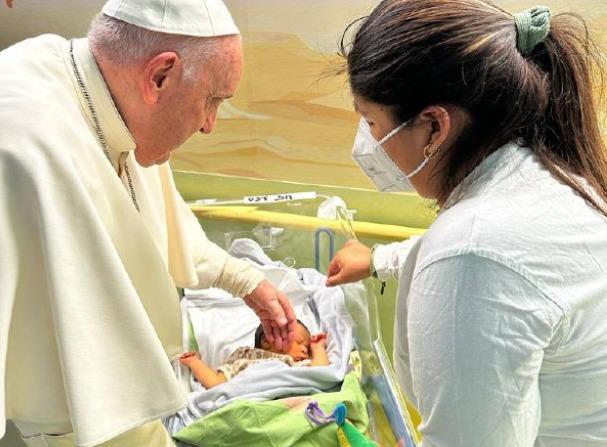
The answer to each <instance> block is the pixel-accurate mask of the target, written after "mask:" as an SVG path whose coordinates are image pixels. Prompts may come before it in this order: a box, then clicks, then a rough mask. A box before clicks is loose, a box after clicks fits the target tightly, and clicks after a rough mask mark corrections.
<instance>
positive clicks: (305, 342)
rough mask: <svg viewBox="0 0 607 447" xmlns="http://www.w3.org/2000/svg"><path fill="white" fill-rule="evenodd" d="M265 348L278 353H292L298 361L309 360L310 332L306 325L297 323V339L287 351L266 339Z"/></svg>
mask: <svg viewBox="0 0 607 447" xmlns="http://www.w3.org/2000/svg"><path fill="white" fill-rule="evenodd" d="M263 348H264V349H265V350H267V351H270V352H275V353H277V354H287V355H290V356H291V357H292V358H293V360H295V361H296V362H299V361H301V360H307V359H309V358H310V333H309V332H308V330H307V329H306V328H305V327H303V326H302V325H301V324H299V323H297V329H295V340H293V341H292V342H291V345H290V346H289V349H287V350H286V351H283V350H278V349H276V348H275V347H274V346H270V343H268V342H267V341H266V340H265V339H264V341H263Z"/></svg>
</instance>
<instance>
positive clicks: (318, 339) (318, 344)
mask: <svg viewBox="0 0 607 447" xmlns="http://www.w3.org/2000/svg"><path fill="white" fill-rule="evenodd" d="M319 348H322V349H325V350H326V349H327V334H325V333H324V332H322V333H320V334H316V335H313V336H312V338H311V339H310V349H319Z"/></svg>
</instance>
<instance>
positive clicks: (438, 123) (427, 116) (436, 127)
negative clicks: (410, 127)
mask: <svg viewBox="0 0 607 447" xmlns="http://www.w3.org/2000/svg"><path fill="white" fill-rule="evenodd" d="M420 119H421V121H422V122H425V123H427V124H428V127H429V129H430V133H429V135H428V142H427V144H428V150H427V152H428V154H429V155H430V156H432V154H434V153H435V152H436V151H438V150H439V149H440V148H441V147H442V146H443V145H444V143H445V141H447V140H448V139H449V135H450V133H451V131H452V130H453V126H452V120H451V114H450V112H449V110H448V109H447V108H445V107H443V106H430V107H426V108H425V109H424V110H423V111H422V113H421V114H420Z"/></svg>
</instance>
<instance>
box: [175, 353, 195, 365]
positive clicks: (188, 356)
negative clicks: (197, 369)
mask: <svg viewBox="0 0 607 447" xmlns="http://www.w3.org/2000/svg"><path fill="white" fill-rule="evenodd" d="M196 360H200V354H199V353H198V352H186V353H184V354H182V355H181V357H179V361H180V362H181V363H182V364H184V365H185V366H190V364H191V363H192V362H195V361H196Z"/></svg>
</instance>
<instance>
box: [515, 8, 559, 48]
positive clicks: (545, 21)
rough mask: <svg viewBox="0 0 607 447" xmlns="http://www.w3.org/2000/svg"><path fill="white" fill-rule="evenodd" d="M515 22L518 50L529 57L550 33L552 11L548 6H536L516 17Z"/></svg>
mask: <svg viewBox="0 0 607 447" xmlns="http://www.w3.org/2000/svg"><path fill="white" fill-rule="evenodd" d="M514 22H515V23H516V43H517V45H518V49H519V51H520V52H521V54H522V55H523V56H528V55H529V54H531V52H532V51H533V49H534V48H535V47H536V45H537V44H539V43H540V42H543V41H544V39H545V38H546V36H548V33H549V32H550V9H549V8H548V7H547V6H536V7H535V8H531V9H528V10H526V11H523V12H519V13H518V14H516V15H515V16H514Z"/></svg>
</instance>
